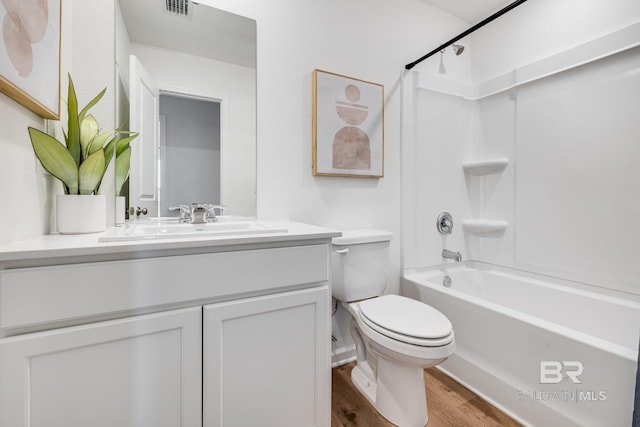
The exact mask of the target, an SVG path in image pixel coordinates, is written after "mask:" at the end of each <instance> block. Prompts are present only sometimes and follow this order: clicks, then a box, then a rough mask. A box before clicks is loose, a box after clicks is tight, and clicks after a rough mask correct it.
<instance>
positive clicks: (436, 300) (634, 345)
mask: <svg viewBox="0 0 640 427" xmlns="http://www.w3.org/2000/svg"><path fill="white" fill-rule="evenodd" d="M445 275H448V276H449V277H450V278H451V281H452V284H451V286H450V287H445V286H444V285H443V280H444V276H445ZM594 289H596V290H597V288H593V289H591V288H588V287H586V286H581V285H579V284H575V283H572V282H566V281H560V280H552V279H550V278H548V277H544V278H542V276H535V275H532V274H529V273H522V272H518V271H514V270H507V269H503V268H498V267H495V266H492V265H488V264H483V263H475V262H471V263H463V264H455V266H454V267H437V268H434V269H412V270H406V271H405V273H404V275H403V280H402V284H401V293H402V294H403V295H405V296H408V297H411V298H414V299H418V300H421V301H423V302H425V303H427V304H429V305H431V306H433V307H435V308H437V309H438V310H440V311H441V312H443V313H444V314H445V315H446V316H447V317H448V318H449V319H450V320H451V322H452V323H453V328H454V331H455V334H456V348H457V350H456V353H455V354H454V355H453V356H452V357H450V358H449V360H447V361H446V362H445V363H444V364H442V365H441V369H442V370H443V371H445V372H446V373H448V374H449V375H451V376H452V377H453V378H455V379H457V380H458V381H460V382H461V383H463V384H465V385H466V386H467V387H469V388H470V389H472V390H474V391H475V392H477V393H478V394H479V395H481V396H483V397H484V398H486V399H487V400H489V401H490V402H492V403H494V404H495V405H496V406H498V407H500V408H501V409H503V410H504V411H506V412H507V413H509V414H511V415H512V416H513V417H514V418H516V419H518V420H519V421H521V422H523V423H524V424H527V425H533V426H580V427H584V426H598V427H600V426H607V427H616V426H621V427H622V426H630V425H631V418H632V413H633V397H634V389H635V374H636V364H637V357H638V340H639V335H640V302H639V299H638V297H637V296H631V295H629V296H626V295H623V294H618V295H613V294H611V293H609V294H606V293H604V292H596V291H594ZM541 365H543V366H541ZM580 370H582V372H580ZM541 371H542V372H541ZM561 374H562V376H563V377H562V379H561V380H560V375H561ZM577 381H579V383H578V382H577Z"/></svg>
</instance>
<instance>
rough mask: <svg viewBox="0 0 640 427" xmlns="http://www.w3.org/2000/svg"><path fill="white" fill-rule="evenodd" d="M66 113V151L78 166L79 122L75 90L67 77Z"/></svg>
mask: <svg viewBox="0 0 640 427" xmlns="http://www.w3.org/2000/svg"><path fill="white" fill-rule="evenodd" d="M67 113H68V115H69V121H68V128H69V129H68V132H69V134H68V135H67V137H68V140H67V150H69V154H71V157H72V158H73V160H74V161H75V162H76V166H79V165H80V122H79V121H78V98H77V97H76V89H75V87H74V86H73V80H71V75H69V92H68V96H67Z"/></svg>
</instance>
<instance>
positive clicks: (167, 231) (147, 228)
mask: <svg viewBox="0 0 640 427" xmlns="http://www.w3.org/2000/svg"><path fill="white" fill-rule="evenodd" d="M287 231H288V230H287V229H286V228H281V227H274V226H269V225H266V224H263V223H260V222H257V221H239V222H209V223H206V224H179V223H175V222H172V223H166V222H153V223H152V222H142V223H129V224H127V225H126V226H124V227H123V228H120V229H115V230H111V231H108V232H107V233H105V234H104V235H102V236H100V237H99V238H98V241H100V242H119V241H127V240H155V239H181V238H186V237H189V238H190V237H216V236H230V235H246V234H266V233H286V232H287Z"/></svg>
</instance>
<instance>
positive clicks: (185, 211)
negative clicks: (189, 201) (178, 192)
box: [169, 205, 191, 221]
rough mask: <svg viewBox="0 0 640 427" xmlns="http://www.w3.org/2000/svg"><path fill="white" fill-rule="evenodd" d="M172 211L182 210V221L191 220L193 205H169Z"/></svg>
mask: <svg viewBox="0 0 640 427" xmlns="http://www.w3.org/2000/svg"><path fill="white" fill-rule="evenodd" d="M169 210H170V211H177V210H179V211H180V221H185V220H189V218H190V217H191V207H190V206H189V205H173V206H169Z"/></svg>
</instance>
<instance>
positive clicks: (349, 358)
mask: <svg viewBox="0 0 640 427" xmlns="http://www.w3.org/2000/svg"><path fill="white" fill-rule="evenodd" d="M354 360H356V346H355V344H354V345H350V346H349V347H341V348H337V349H335V350H333V351H332V352H331V367H332V368H335V367H337V366H342V365H346V364H347V363H349V362H353V361H354Z"/></svg>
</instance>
